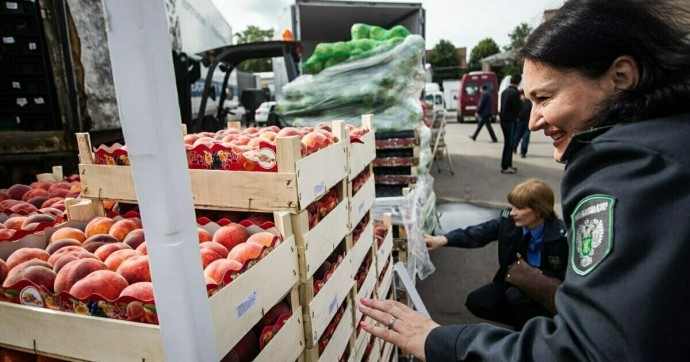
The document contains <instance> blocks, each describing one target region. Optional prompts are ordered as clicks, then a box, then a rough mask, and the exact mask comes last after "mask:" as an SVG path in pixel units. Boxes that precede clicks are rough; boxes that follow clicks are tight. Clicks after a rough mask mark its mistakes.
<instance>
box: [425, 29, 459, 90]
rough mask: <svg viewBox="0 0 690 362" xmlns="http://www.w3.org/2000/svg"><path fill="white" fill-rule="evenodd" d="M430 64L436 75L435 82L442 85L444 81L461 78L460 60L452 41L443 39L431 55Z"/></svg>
mask: <svg viewBox="0 0 690 362" xmlns="http://www.w3.org/2000/svg"><path fill="white" fill-rule="evenodd" d="M428 62H429V64H431V70H432V71H433V74H434V76H433V79H432V81H433V82H435V83H439V84H441V83H442V82H443V80H444V79H459V78H460V71H461V69H460V59H458V53H457V51H456V50H455V45H453V43H451V42H450V41H448V40H445V39H441V41H439V42H438V44H436V45H435V46H434V48H433V49H432V50H431V52H430V53H429V59H428Z"/></svg>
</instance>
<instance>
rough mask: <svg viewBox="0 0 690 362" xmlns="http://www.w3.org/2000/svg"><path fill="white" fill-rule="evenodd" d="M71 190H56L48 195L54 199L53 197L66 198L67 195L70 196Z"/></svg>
mask: <svg viewBox="0 0 690 362" xmlns="http://www.w3.org/2000/svg"><path fill="white" fill-rule="evenodd" d="M69 193H70V192H69V189H55V190H53V191H51V192H50V193H49V194H48V195H49V196H50V197H51V198H53V197H60V198H63V199H64V198H65V197H67V195H69Z"/></svg>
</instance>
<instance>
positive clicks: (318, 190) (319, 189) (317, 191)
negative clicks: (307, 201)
mask: <svg viewBox="0 0 690 362" xmlns="http://www.w3.org/2000/svg"><path fill="white" fill-rule="evenodd" d="M324 191H326V182H325V181H321V182H319V183H318V184H316V185H314V196H319V195H321V194H322V193H323V192H324Z"/></svg>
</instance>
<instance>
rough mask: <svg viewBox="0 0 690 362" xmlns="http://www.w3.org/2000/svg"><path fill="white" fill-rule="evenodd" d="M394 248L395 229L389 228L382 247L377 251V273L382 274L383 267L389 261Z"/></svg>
mask: <svg viewBox="0 0 690 362" xmlns="http://www.w3.org/2000/svg"><path fill="white" fill-rule="evenodd" d="M392 250H393V229H392V228H390V227H389V228H388V232H387V233H386V238H385V239H384V240H383V243H382V244H381V247H380V248H379V249H378V250H377V251H376V270H377V274H381V272H382V271H383V267H384V266H385V265H386V263H388V257H389V256H390V255H391V251H392Z"/></svg>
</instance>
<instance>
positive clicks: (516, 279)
mask: <svg viewBox="0 0 690 362" xmlns="http://www.w3.org/2000/svg"><path fill="white" fill-rule="evenodd" d="M508 202H509V203H510V204H511V205H512V206H513V207H512V208H507V209H504V210H503V211H502V212H501V215H500V216H499V217H498V218H496V219H494V220H489V221H487V222H485V223H482V224H479V225H474V226H470V227H468V228H465V229H457V230H453V231H451V232H449V233H447V234H446V235H440V236H431V235H427V236H425V237H424V241H425V242H426V245H427V248H428V249H429V251H432V250H437V249H439V248H441V247H442V246H446V245H448V246H455V247H460V248H480V247H483V246H485V245H487V244H488V243H490V242H492V241H496V240H498V263H499V269H498V271H497V272H496V275H495V276H494V279H493V281H492V282H490V283H488V284H486V285H484V286H482V287H481V288H479V289H477V290H475V291H473V292H472V293H470V294H469V295H468V296H467V302H466V303H465V305H466V306H467V309H469V310H470V311H471V312H472V313H473V314H474V315H476V316H477V317H480V318H484V319H488V320H491V321H495V322H499V323H503V324H507V325H510V326H512V327H513V328H514V329H515V330H520V329H522V326H523V325H524V324H525V322H527V320H529V319H531V318H532V317H536V316H547V317H553V315H554V314H555V307H554V296H555V294H556V288H558V286H559V285H560V284H561V281H562V280H563V278H564V277H565V267H566V260H567V256H568V243H567V238H566V230H565V225H564V224H563V221H561V220H559V219H558V216H557V215H556V212H555V211H554V210H553V205H554V193H553V190H552V189H551V187H550V186H549V185H548V184H547V183H546V182H544V181H542V180H539V179H529V180H527V181H525V182H523V183H521V184H519V185H517V186H515V187H514V188H513V190H512V191H511V192H510V193H509V194H508ZM518 262H520V263H526V264H524V265H523V266H524V268H515V266H517V265H518V264H517V263H518ZM520 277H522V278H520Z"/></svg>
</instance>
